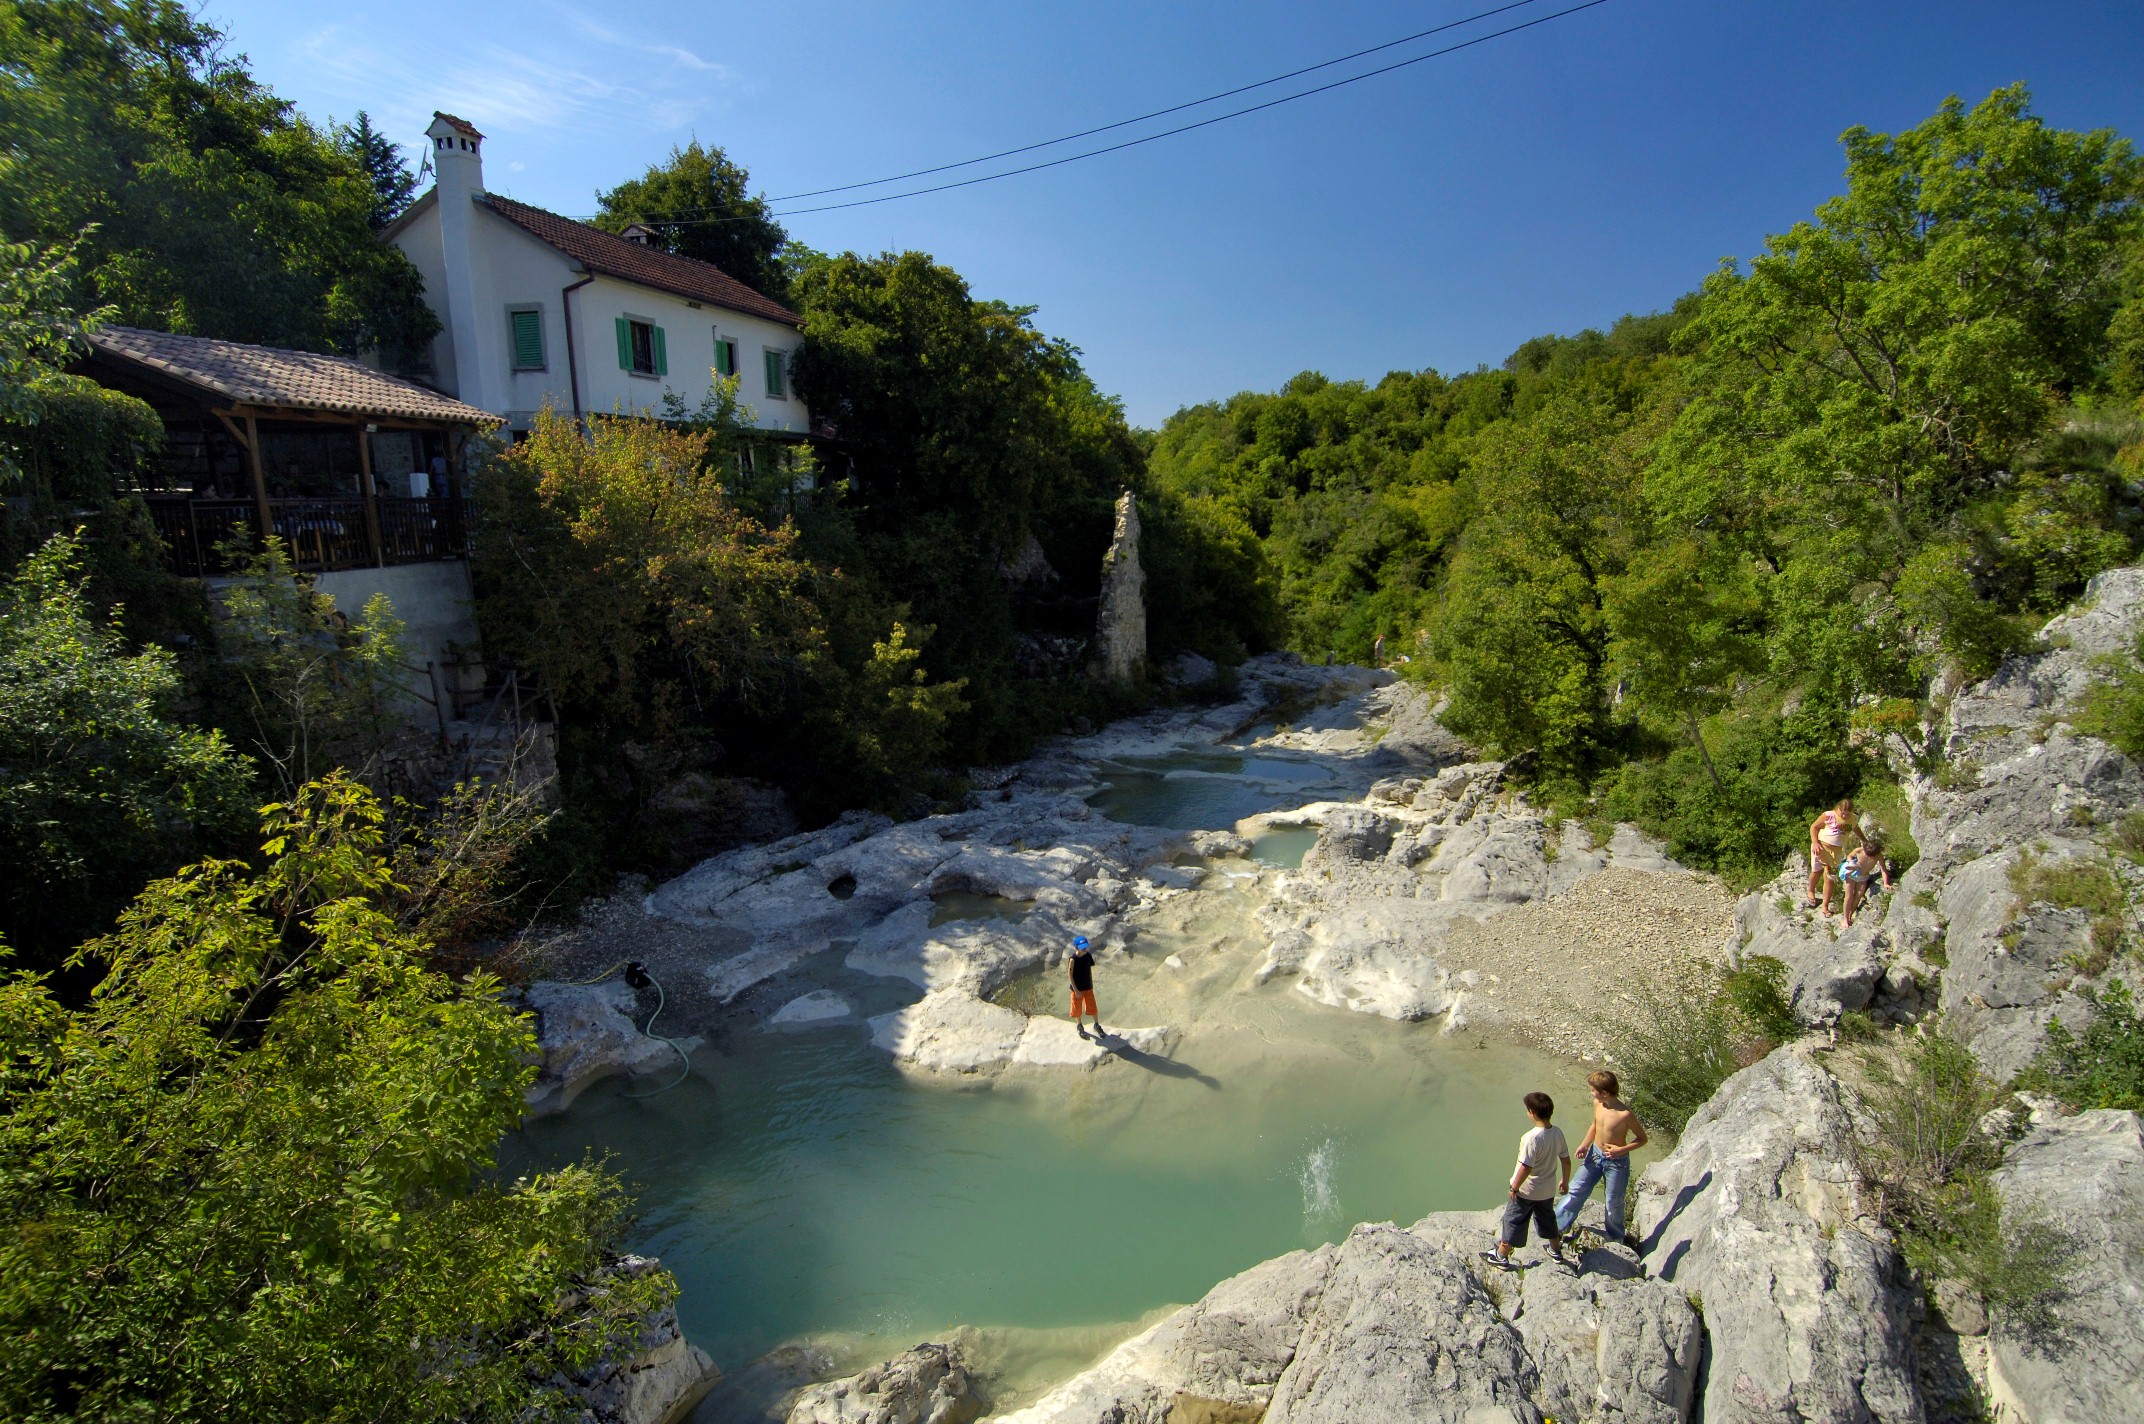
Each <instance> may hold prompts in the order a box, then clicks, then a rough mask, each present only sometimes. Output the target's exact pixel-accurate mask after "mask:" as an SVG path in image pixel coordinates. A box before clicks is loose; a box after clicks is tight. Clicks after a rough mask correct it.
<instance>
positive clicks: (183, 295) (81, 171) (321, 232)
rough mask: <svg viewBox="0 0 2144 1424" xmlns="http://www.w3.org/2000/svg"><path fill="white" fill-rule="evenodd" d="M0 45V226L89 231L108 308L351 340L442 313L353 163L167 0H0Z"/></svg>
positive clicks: (379, 339)
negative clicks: (389, 233)
mask: <svg viewBox="0 0 2144 1424" xmlns="http://www.w3.org/2000/svg"><path fill="white" fill-rule="evenodd" d="M0 53H4V54H6V55H7V57H8V60H7V63H6V65H4V66H0V233H4V234H6V235H7V236H8V237H11V238H13V239H15V240H17V241H24V240H28V241H37V242H43V243H56V242H65V241H68V240H71V239H73V238H74V237H75V236H76V235H77V234H82V235H83V246H82V274H83V281H84V284H85V286H86V288H87V293H88V297H89V301H90V303H91V304H92V305H109V306H110V307H111V309H112V314H113V318H114V319H115V320H117V321H120V322H124V323H126V324H129V325H134V326H146V327H153V328H156V329H159V330H166V331H178V332H192V333H198V334H202V335H211V336H221V337H228V338H231V339H234V340H240V341H257V342H265V343H268V344H270V345H278V346H292V347H298V348H302V349H306V350H332V351H345V352H357V351H362V350H365V349H367V348H370V347H375V346H377V347H383V348H387V349H401V348H407V347H413V346H416V345H419V344H421V343H422V342H424V341H425V340H427V339H429V338H430V337H431V335H432V334H433V332H434V331H436V330H437V328H438V323H437V319H436V318H435V317H433V315H432V313H431V310H430V309H429V308H428V307H426V306H425V304H424V302H423V300H422V291H423V283H422V280H421V279H420V278H419V276H418V274H417V270H416V268H415V267H413V266H412V265H411V264H410V263H409V261H408V259H407V258H405V257H403V256H402V255H401V254H400V253H399V252H397V251H396V250H394V249H393V248H391V247H389V246H387V245H385V244H383V243H381V242H379V241H378V240H377V239H376V238H375V237H374V235H373V219H374V217H375V215H376V213H377V211H378V209H379V202H380V194H379V192H378V191H377V190H376V189H375V186H374V181H373V179H372V178H371V177H368V173H367V169H366V166H365V164H364V163H363V162H361V160H360V159H359V158H358V157H357V156H356V155H355V154H354V153H353V152H352V151H351V150H350V149H349V148H348V147H346V146H345V145H344V144H343V143H340V142H338V140H337V138H336V136H335V135H334V134H333V133H331V132H329V131H327V130H325V129H323V128H320V127H317V126H315V125H314V124H312V123H310V122H308V121H307V120H306V119H304V118H302V117H301V116H299V115H298V114H297V113H296V112H295V111H294V110H293V109H292V108H291V106H290V105H289V104H288V103H287V102H285V101H284V100H282V99H279V98H277V97H276V96H275V95H274V94H273V93H271V92H270V91H269V90H268V89H266V88H265V87H263V86H262V85H260V84H259V83H257V82H256V81H255V80H254V79H253V77H252V75H251V74H250V73H249V72H248V71H247V68H246V65H245V61H244V58H243V57H242V56H235V55H233V54H231V53H230V52H229V51H228V50H227V49H226V48H225V45H224V41H223V37H222V35H220V34H219V33H218V32H217V31H216V30H215V29H213V28H211V27H210V26H209V25H207V24H206V23H204V22H203V21H202V20H200V19H199V18H197V17H196V16H195V15H194V14H193V13H192V12H191V11H189V10H188V9H187V8H186V7H185V6H183V5H181V4H178V3H176V0H0Z"/></svg>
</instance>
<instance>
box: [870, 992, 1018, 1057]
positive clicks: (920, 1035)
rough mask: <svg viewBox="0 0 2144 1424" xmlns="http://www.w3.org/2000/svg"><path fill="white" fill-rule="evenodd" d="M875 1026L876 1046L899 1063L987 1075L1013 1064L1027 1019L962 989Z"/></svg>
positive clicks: (935, 996) (930, 996)
mask: <svg viewBox="0 0 2144 1424" xmlns="http://www.w3.org/2000/svg"><path fill="white" fill-rule="evenodd" d="M870 1025H871V1042H872V1043H873V1045H875V1046H876V1047H878V1048H880V1049H883V1050H884V1051H886V1052H887V1053H890V1054H892V1055H893V1058H894V1061H895V1062H897V1063H900V1064H902V1065H904V1066H908V1067H913V1068H918V1069H921V1070H922V1071H924V1072H927V1073H982V1072H993V1071H995V1070H997V1069H999V1068H1002V1067H1004V1066H1005V1065H1006V1064H1007V1063H1009V1062H1011V1061H1012V1055H1013V1052H1014V1050H1015V1049H1017V1048H1018V1047H1019V1046H1020V1038H1021V1036H1022V1035H1023V1034H1025V1033H1026V1032H1027V1016H1026V1015H1025V1014H1021V1013H1019V1012H1016V1011H1015V1010H1012V1009H1008V1008H1005V1007H1003V1006H1002V1005H999V1004H992V1003H988V1002H986V1001H984V1000H982V999H978V998H977V997H975V996H974V995H973V994H969V993H965V992H963V991H961V990H959V989H940V990H938V991H937V992H935V993H930V994H925V995H924V996H923V997H922V998H921V999H919V1000H918V1001H917V1002H915V1003H913V1004H910V1005H909V1006H908V1007H907V1008H905V1009H896V1010H894V1011H893V1012H892V1013H890V1014H880V1015H879V1016H878V1017H876V1018H874V1019H872V1020H870Z"/></svg>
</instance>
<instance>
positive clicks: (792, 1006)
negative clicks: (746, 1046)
mask: <svg viewBox="0 0 2144 1424" xmlns="http://www.w3.org/2000/svg"><path fill="white" fill-rule="evenodd" d="M853 1012H855V1010H853V1009H852V1008H851V1007H850V1006H849V1001H848V1000H847V999H844V998H842V997H841V996H840V995H839V994H837V993H835V992H834V991H833V990H831V989H814V990H813V991H812V992H811V993H809V994H803V995H799V996H798V997H797V998H794V999H791V1000H790V1001H789V1002H788V1003H786V1004H784V1005H782V1006H781V1007H780V1008H779V1009H776V1010H775V1011H774V1013H773V1014H771V1015H770V1016H769V1017H768V1019H767V1022H768V1023H769V1024H771V1025H774V1026H777V1027H781V1028H790V1027H802V1026H809V1025H813V1024H824V1023H834V1022H837V1021H839V1020H842V1019H846V1018H847V1017H848V1016H849V1015H850V1014H851V1013H853Z"/></svg>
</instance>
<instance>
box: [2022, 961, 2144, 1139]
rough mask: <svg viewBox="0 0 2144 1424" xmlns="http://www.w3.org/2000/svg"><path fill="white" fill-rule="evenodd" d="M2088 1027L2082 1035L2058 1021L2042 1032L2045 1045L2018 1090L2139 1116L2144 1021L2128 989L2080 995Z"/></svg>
mask: <svg viewBox="0 0 2144 1424" xmlns="http://www.w3.org/2000/svg"><path fill="white" fill-rule="evenodd" d="M2082 992H2083V994H2084V997H2085V999H2086V1000H2087V1001H2088V1002H2090V1003H2091V1005H2092V1007H2093V1009H2094V1011H2095V1012H2094V1014H2093V1017H2092V1021H2091V1022H2090V1023H2088V1024H2086V1025H2085V1027H2084V1030H2083V1031H2082V1032H2077V1031H2074V1030H2072V1029H2071V1028H2070V1027H2069V1025H2067V1024H2065V1023H2063V1022H2062V1020H2060V1019H2059V1018H2058V1019H2056V1020H2055V1021H2054V1022H2053V1023H2050V1024H2049V1025H2048V1026H2047V1045H2046V1046H2045V1047H2044V1048H2042V1049H2041V1050H2040V1053H2039V1056H2038V1057H2037V1058H2035V1059H2034V1060H2033V1061H2032V1065H2031V1067H2029V1068H2028V1069H2026V1071H2025V1073H2024V1075H2023V1077H2021V1078H2020V1079H2019V1085H2020V1086H2021V1087H2030V1088H2036V1089H2038V1090H2040V1091H2041V1092H2046V1093H2052V1094H2053V1095H2054V1096H2056V1097H2058V1098H2060V1099H2061V1100H2062V1101H2063V1102H2065V1103H2067V1104H2068V1105H2069V1106H2071V1107H2073V1108H2078V1109H2089V1108H2122V1109H2127V1110H2128V1111H2131V1112H2144V1017H2139V1015H2138V1013H2137V1007H2136V1003H2135V1000H2134V999H2133V998H2132V997H2131V994H2130V991H2129V986H2128V985H2127V984H2125V983H2123V982H2122V981H2121V980H2119V979H2117V980H2115V981H2114V982H2113V983H2111V984H2109V985H2108V986H2107V988H2106V990H2105V992H2103V993H2095V992H2094V991H2093V990H2090V989H2086V990H2083V991H2082Z"/></svg>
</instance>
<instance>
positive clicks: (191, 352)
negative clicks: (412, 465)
mask: <svg viewBox="0 0 2144 1424" xmlns="http://www.w3.org/2000/svg"><path fill="white" fill-rule="evenodd" d="M89 344H90V347H91V351H92V360H93V361H94V360H96V359H98V358H103V359H105V360H109V361H113V362H117V363H119V364H121V365H122V366H130V367H134V368H137V369H139V370H142V371H144V372H146V373H149V374H152V375H155V376H160V377H163V378H164V379H165V380H167V381H177V382H179V383H181V384H182V385H185V386H188V387H192V388H194V389H196V390H198V391H200V392H202V393H203V394H206V395H211V396H221V397H222V398H223V399H224V400H226V401H228V402H229V403H231V404H232V405H234V406H252V407H258V408H261V410H262V412H263V413H264V414H265V413H266V412H267V411H269V410H274V409H281V410H292V411H334V412H339V413H344V414H349V415H353V416H387V417H390V418H395V419H401V420H418V421H427V422H432V421H436V422H438V423H440V424H443V425H475V426H491V425H497V424H498V423H499V418H498V417H497V416H495V415H493V414H492V413H491V412H490V411H487V410H479V409H477V407H475V406H473V405H464V404H463V403H462V402H460V401H458V400H455V399H453V398H452V397H449V396H443V395H441V394H440V393H439V392H437V391H434V390H429V389H427V388H426V387H424V386H420V385H418V384H417V383H416V382H414V381H405V380H403V379H401V378H400V377H398V376H390V375H388V374H387V373H386V372H384V371H376V370H374V369H373V368H372V367H370V366H367V365H364V364H363V363H362V362H358V361H353V360H351V359H350V358H349V357H347V356H323V355H321V354H320V353H319V352H316V351H285V350H282V349H281V348H279V347H274V346H252V345H248V344H247V343H245V342H243V341H221V340H218V339H216V338H215V337H211V336H175V335H173V334H171V333H170V332H166V331H144V330H142V329H140V328H139V327H132V326H106V327H100V328H98V329H97V330H96V331H93V332H91V333H90V335H89Z"/></svg>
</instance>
